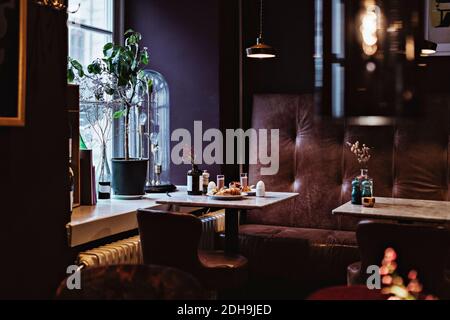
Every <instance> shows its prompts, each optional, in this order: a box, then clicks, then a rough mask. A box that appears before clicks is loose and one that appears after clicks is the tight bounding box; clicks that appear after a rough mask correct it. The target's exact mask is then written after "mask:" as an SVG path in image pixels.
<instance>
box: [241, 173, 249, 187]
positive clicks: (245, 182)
mask: <svg viewBox="0 0 450 320" xmlns="http://www.w3.org/2000/svg"><path fill="white" fill-rule="evenodd" d="M241 187H242V188H247V187H248V174H247V173H241Z"/></svg>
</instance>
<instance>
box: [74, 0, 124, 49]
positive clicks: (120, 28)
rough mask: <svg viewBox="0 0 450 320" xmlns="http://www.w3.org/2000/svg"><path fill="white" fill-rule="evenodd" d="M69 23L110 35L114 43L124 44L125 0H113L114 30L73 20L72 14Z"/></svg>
mask: <svg viewBox="0 0 450 320" xmlns="http://www.w3.org/2000/svg"><path fill="white" fill-rule="evenodd" d="M67 23H68V24H69V25H73V26H77V27H79V28H80V29H83V30H86V31H92V32H97V33H101V34H104V35H110V36H111V37H112V39H113V42H114V43H116V44H122V43H123V41H124V40H123V39H124V38H123V33H124V32H125V0H113V17H112V31H109V30H105V29H102V28H97V27H93V26H90V25H86V24H83V23H78V22H75V21H72V20H70V15H69V18H68V19H67Z"/></svg>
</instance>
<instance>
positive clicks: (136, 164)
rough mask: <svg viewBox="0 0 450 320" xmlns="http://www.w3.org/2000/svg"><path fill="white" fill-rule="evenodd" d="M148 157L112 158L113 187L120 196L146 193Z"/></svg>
mask: <svg viewBox="0 0 450 320" xmlns="http://www.w3.org/2000/svg"><path fill="white" fill-rule="evenodd" d="M147 163H148V159H129V160H125V159H118V158H116V159H112V189H113V190H114V194H115V195H118V196H141V195H144V194H145V192H144V189H145V181H146V179H147Z"/></svg>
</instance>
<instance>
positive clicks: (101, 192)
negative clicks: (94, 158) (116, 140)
mask: <svg viewBox="0 0 450 320" xmlns="http://www.w3.org/2000/svg"><path fill="white" fill-rule="evenodd" d="M99 169H100V170H99V175H98V198H99V199H101V200H106V199H111V169H110V167H109V163H108V157H107V152H106V144H103V150H102V158H101V160H100V165H99Z"/></svg>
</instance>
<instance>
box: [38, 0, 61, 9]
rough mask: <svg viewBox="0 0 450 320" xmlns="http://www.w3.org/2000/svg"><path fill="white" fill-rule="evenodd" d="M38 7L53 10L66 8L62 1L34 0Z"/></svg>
mask: <svg viewBox="0 0 450 320" xmlns="http://www.w3.org/2000/svg"><path fill="white" fill-rule="evenodd" d="M34 2H35V3H37V4H38V5H40V6H46V7H50V8H52V9H55V10H61V11H62V10H66V9H67V6H66V5H65V3H64V0H34Z"/></svg>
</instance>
